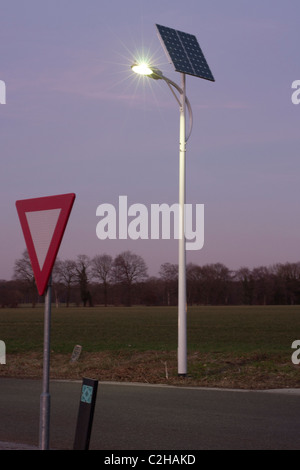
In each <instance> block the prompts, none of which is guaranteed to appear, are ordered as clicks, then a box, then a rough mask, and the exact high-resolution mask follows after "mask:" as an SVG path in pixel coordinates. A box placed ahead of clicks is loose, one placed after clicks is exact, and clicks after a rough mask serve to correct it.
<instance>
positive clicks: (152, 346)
mask: <svg viewBox="0 0 300 470" xmlns="http://www.w3.org/2000/svg"><path fill="white" fill-rule="evenodd" d="M43 311H44V309H43V307H37V308H35V309H31V308H19V309H3V310H0V339H1V340H3V341H4V342H5V343H6V365H0V376H14V377H32V378H39V377H41V375H42V359H43V324H44V318H43ZM296 339H300V307H299V306H283V307H281V306H272V307H270V306H267V307H265V306H262V307H257V306H255V307H245V306H238V307H191V308H189V309H188V377H187V378H185V379H182V378H178V377H177V308H176V307H131V308H124V307H107V308H104V307H94V308H73V307H72V308H68V309H67V308H65V307H61V308H55V306H53V307H52V322H51V378H60V379H67V378H73V379H81V378H82V377H83V376H87V377H91V378H97V379H99V380H118V381H135V382H136V381H138V382H149V383H165V384H176V385H180V384H184V385H186V384H188V385H198V386H217V387H237V388H248V389H253V388H256V389H262V388H281V387H300V365H299V366H297V365H294V364H293V363H292V361H291V355H292V353H293V350H292V349H291V345H292V342H293V341H294V340H296ZM76 344H80V345H81V346H82V354H81V356H80V358H79V360H78V361H77V362H76V363H73V364H71V363H70V358H71V354H72V350H73V348H74V346H75V345H76Z"/></svg>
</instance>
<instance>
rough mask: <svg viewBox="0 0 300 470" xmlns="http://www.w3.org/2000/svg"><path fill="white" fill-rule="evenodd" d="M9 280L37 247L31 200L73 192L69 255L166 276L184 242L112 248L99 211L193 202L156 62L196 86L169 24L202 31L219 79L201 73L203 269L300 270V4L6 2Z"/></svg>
mask: <svg viewBox="0 0 300 470" xmlns="http://www.w3.org/2000/svg"><path fill="white" fill-rule="evenodd" d="M0 4H1V18H0V30H1V41H0V54H1V64H0V83H1V84H5V102H4V100H3V96H2V97H1V96H0V141H1V159H0V162H1V163H0V165H1V167H0V174H1V196H2V197H1V202H0V213H1V216H2V221H1V231H0V243H1V263H0V279H2V278H4V276H5V277H6V278H9V279H11V277H12V275H13V267H14V262H15V260H16V259H18V258H20V257H21V256H22V253H23V251H24V249H25V241H24V239H23V235H22V231H21V227H20V223H19V220H18V215H17V212H16V209H15V202H16V201H17V200H20V199H27V198H34V197H43V196H50V195H56V194H64V193H67V192H72V193H75V194H76V202H75V204H74V208H73V211H72V214H71V216H70V220H69V223H68V226H67V229H66V233H65V235H64V239H63V241H62V244H61V247H60V250H59V253H58V258H59V259H62V260H64V259H73V258H75V257H76V256H78V254H80V253H85V254H86V255H87V256H89V257H92V256H96V255H98V254H109V255H111V256H112V257H113V258H114V257H115V256H117V254H118V253H120V252H123V251H127V250H129V251H132V252H133V253H136V254H138V255H140V256H141V257H142V258H143V259H144V260H145V262H146V264H147V266H148V269H149V272H151V273H153V275H155V273H158V271H159V268H160V265H161V260H162V258H163V262H169V263H171V264H177V263H178V241H177V240H172V239H171V240H151V239H147V240H141V239H138V240H130V239H127V240H121V239H116V240H109V239H106V240H99V238H97V234H96V226H97V223H98V221H99V220H98V219H99V218H97V216H96V210H97V207H98V206H99V205H102V204H111V205H114V206H115V207H116V206H117V201H118V197H119V195H122V194H124V195H127V197H128V205H132V204H135V203H136V204H144V205H145V206H146V207H147V206H148V207H149V206H150V205H152V204H163V203H166V204H169V205H172V204H174V203H177V202H178V166H179V147H178V142H179V111H178V105H177V104H176V102H175V100H174V98H173V97H172V95H171V93H170V90H169V89H168V87H167V86H166V84H165V83H160V82H162V80H160V81H159V80H149V79H147V78H139V77H137V76H135V74H133V73H132V71H131V65H132V64H133V63H134V61H135V60H138V59H140V58H148V59H152V60H151V62H152V63H153V64H155V65H156V66H158V67H159V69H161V70H162V71H163V73H164V74H165V75H166V76H167V77H170V78H171V79H172V80H174V81H175V82H176V83H180V74H179V73H177V72H175V71H174V69H173V66H172V65H171V64H169V63H168V60H167V57H166V55H165V53H164V51H163V49H162V47H161V44H160V41H159V38H158V36H157V33H156V30H155V24H161V25H164V26H167V27H171V28H175V29H178V30H180V31H185V32H187V33H190V34H193V35H195V36H196V37H197V39H198V41H199V44H200V47H201V49H202V50H203V53H204V55H205V58H206V60H207V62H208V64H209V67H210V68H211V71H212V73H213V75H214V77H215V80H216V82H214V83H211V82H208V81H207V80H202V79H199V78H195V77H191V76H187V96H188V98H189V100H190V102H191V106H192V109H193V115H194V121H193V132H192V135H191V138H190V139H189V141H188V144H187V175H186V176H187V198H186V203H187V204H191V205H193V206H195V205H197V204H198V205H200V204H203V205H204V208H205V216H204V227H205V230H204V232H205V233H204V246H203V248H202V249H201V250H198V251H193V252H187V263H189V262H194V263H195V264H197V265H206V264H215V263H222V264H224V265H225V266H226V267H228V268H229V269H230V270H238V269H240V268H241V267H243V266H246V267H248V268H249V269H254V268H255V267H259V266H271V265H273V264H277V263H282V264H284V263H294V262H297V261H294V260H295V259H297V252H298V246H299V241H300V218H299V217H298V211H299V209H298V208H299V196H300V171H299V170H300V162H299V147H300V133H299V126H298V123H299V118H300V106H299V101H300V100H297V99H296V98H297V97H298V95H299V91H298V90H297V89H296V90H295V87H296V85H297V84H298V82H299V83H300V70H299V66H298V65H297V60H296V57H298V55H297V54H298V51H297V44H298V42H299V27H298V19H297V18H298V15H297V13H300V5H299V3H298V2H297V1H296V0H288V1H287V2H284V3H282V2H281V1H279V0H275V1H274V0H265V1H264V2H263V4H261V3H259V8H257V6H258V0H256V1H254V2H252V3H251V4H245V3H241V2H240V0H228V2H226V4H224V2H222V0H217V1H216V2H214V4H213V5H212V3H211V2H208V1H205V2H201V5H200V4H199V2H197V1H196V0H190V1H189V4H188V5H189V8H187V7H186V5H182V2H179V1H178V0H172V1H171V0H168V1H166V2H164V3H163V4H162V3H161V2H159V1H158V0H153V1H152V2H151V4H149V2H146V0H131V1H130V2H126V4H124V3H122V2H119V1H117V0H112V1H111V2H109V3H108V4H106V5H105V7H103V5H100V4H99V2H97V1H96V0H90V2H89V7H88V8H87V7H86V4H85V2H83V0H73V1H72V7H71V8H70V6H69V5H70V4H69V3H68V1H66V2H63V3H62V2H61V1H58V0H53V1H52V2H51V3H47V4H44V5H41V3H40V2H39V1H38V0H27V2H25V3H24V2H21V1H20V0H14V1H13V2H12V1H7V0H0Z"/></svg>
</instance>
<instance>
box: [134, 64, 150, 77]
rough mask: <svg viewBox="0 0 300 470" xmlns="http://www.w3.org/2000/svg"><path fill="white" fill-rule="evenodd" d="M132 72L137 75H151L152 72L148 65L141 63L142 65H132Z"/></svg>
mask: <svg viewBox="0 0 300 470" xmlns="http://www.w3.org/2000/svg"><path fill="white" fill-rule="evenodd" d="M131 68H132V70H133V72H135V73H138V74H139V75H152V74H153V70H152V69H151V68H150V67H149V65H147V64H145V63H142V64H133V66H132V67H131Z"/></svg>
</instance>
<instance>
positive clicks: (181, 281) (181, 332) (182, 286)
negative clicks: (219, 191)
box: [131, 64, 193, 377]
mask: <svg viewBox="0 0 300 470" xmlns="http://www.w3.org/2000/svg"><path fill="white" fill-rule="evenodd" d="M131 68H132V70H133V71H134V72H135V73H138V74H141V75H146V76H148V77H150V78H153V79H154V80H164V81H165V82H166V83H167V85H168V86H169V88H170V90H171V91H172V93H173V95H174V97H175V99H176V101H177V103H178V104H179V108H180V121H179V226H178V238H179V243H178V351H177V356H178V357H177V360H178V375H179V376H181V377H185V376H186V375H187V305H186V242H185V193H186V190H185V186H186V181H185V180H186V176H185V168H186V143H187V141H188V139H189V137H190V135H191V132H192V124H193V113H192V108H191V105H190V102H189V100H188V98H187V96H186V77H185V74H184V73H182V74H181V88H180V86H178V85H177V84H176V83H175V82H173V81H172V80H170V79H169V78H167V77H165V76H164V75H163V74H162V72H161V71H160V70H158V69H157V68H155V67H150V66H148V65H147V64H140V65H139V64H133V65H132V67H131ZM173 88H175V89H176V90H177V91H178V92H179V99H178V97H177V95H176V93H175V92H174V90H173ZM186 107H187V108H188V111H189V124H190V126H189V133H188V136H186Z"/></svg>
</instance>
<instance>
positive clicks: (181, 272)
mask: <svg viewBox="0 0 300 470" xmlns="http://www.w3.org/2000/svg"><path fill="white" fill-rule="evenodd" d="M181 86H182V93H181V95H180V102H181V104H180V129H179V135H180V139H179V243H178V245H179V246H178V249H179V250H178V375H180V376H186V374H187V307H186V246H185V192H186V190H185V185H186V184H185V183H186V181H185V179H186V177H185V168H186V135H185V104H186V80H185V74H184V73H182V74H181Z"/></svg>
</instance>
